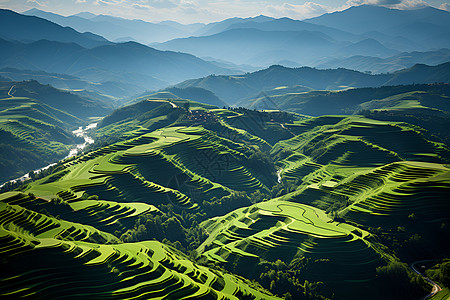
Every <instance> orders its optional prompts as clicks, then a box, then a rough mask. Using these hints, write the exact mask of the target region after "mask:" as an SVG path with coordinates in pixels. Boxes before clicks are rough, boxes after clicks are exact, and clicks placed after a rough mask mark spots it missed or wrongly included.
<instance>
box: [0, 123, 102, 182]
mask: <svg viewBox="0 0 450 300" xmlns="http://www.w3.org/2000/svg"><path fill="white" fill-rule="evenodd" d="M95 127H97V123H92V124H89V125H87V126H86V127H84V128H83V127H82V126H80V127H79V128H78V129H77V130H74V131H72V133H73V134H74V135H75V136H77V137H82V138H83V139H84V143H82V144H78V145H75V147H74V148H73V149H71V150H70V151H69V154H67V156H66V157H64V159H66V158H69V157H72V156H75V155H77V154H78V153H79V152H81V151H82V150H83V149H84V148H85V147H86V146H87V145H89V144H92V143H94V139H93V138H92V137H90V136H89V135H88V133H89V131H90V130H91V129H93V128H95ZM56 164H57V163H51V164H49V165H47V166H45V167H42V168H39V169H37V170H34V171H33V172H34V173H35V174H39V173H40V172H42V171H44V170H47V169H48V168H50V167H53V166H54V165H56ZM28 179H30V175H29V172H28V173H26V174H25V175H23V176H21V177H19V178H16V179H12V180H9V181H7V182H4V183H3V184H1V185H0V188H1V187H3V186H4V185H5V184H6V183H8V182H12V183H14V182H17V181H22V182H23V181H25V180H28Z"/></svg>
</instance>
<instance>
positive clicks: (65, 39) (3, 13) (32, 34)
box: [0, 9, 111, 48]
mask: <svg viewBox="0 0 450 300" xmlns="http://www.w3.org/2000/svg"><path fill="white" fill-rule="evenodd" d="M0 36H1V37H2V38H3V39H5V38H6V39H8V40H16V41H21V42H26V43H29V42H35V41H39V40H49V41H57V42H61V43H76V44H79V45H81V46H83V47H86V48H93V47H96V46H100V45H107V44H111V43H110V42H109V41H108V40H106V39H105V38H103V37H101V36H99V35H95V34H92V33H89V32H85V33H80V32H78V31H75V30H74V29H72V28H69V27H62V26H60V25H58V24H55V23H52V22H50V21H47V20H45V19H42V18H38V17H34V16H25V15H21V14H18V13H16V12H13V11H11V10H7V9H0Z"/></svg>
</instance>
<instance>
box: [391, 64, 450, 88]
mask: <svg viewBox="0 0 450 300" xmlns="http://www.w3.org/2000/svg"><path fill="white" fill-rule="evenodd" d="M391 76H392V77H391V78H390V79H389V81H387V82H386V83H385V85H398V84H412V83H450V62H447V63H443V64H440V65H437V66H427V65H424V64H417V65H415V66H413V67H411V68H409V69H404V70H400V71H397V72H395V73H392V74H391Z"/></svg>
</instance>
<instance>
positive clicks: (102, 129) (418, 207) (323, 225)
mask: <svg viewBox="0 0 450 300" xmlns="http://www.w3.org/2000/svg"><path fill="white" fill-rule="evenodd" d="M163 94H164V93H163ZM158 95H159V96H160V98H158ZM410 96H412V95H410ZM19 100H20V101H22V102H21V103H22V104H21V105H24V106H27V105H28V107H29V106H31V107H33V106H34V105H37V104H33V103H29V101H30V100H26V99H19ZM139 100H141V101H140V102H136V103H133V104H131V105H129V106H125V107H123V108H120V109H118V110H116V111H115V112H114V113H112V114H111V115H109V116H107V117H105V118H104V119H103V120H102V121H101V122H100V123H99V125H98V128H97V129H96V131H95V139H96V143H95V144H94V145H92V146H91V147H90V148H89V149H88V151H85V152H84V153H83V154H81V155H78V156H76V157H71V158H69V159H66V160H64V161H61V162H60V163H58V164H57V165H56V166H55V167H54V169H53V170H52V171H51V172H49V173H48V174H45V175H43V176H40V177H38V178H36V179H35V180H33V181H31V182H27V183H26V184H25V185H23V186H20V187H18V188H16V189H15V190H12V191H8V192H5V193H3V194H0V240H1V243H0V261H1V264H2V266H1V268H0V281H1V284H0V297H5V298H20V297H23V298H31V299H35V298H45V297H48V298H51V299H59V298H61V299H62V298H64V299H66V298H80V297H86V298H95V299H100V298H112V299H275V298H285V299H380V298H386V299H405V298H407V299H420V298H421V297H423V296H425V295H427V294H428V293H429V292H430V291H431V288H432V286H431V285H430V284H428V283H427V282H426V281H424V279H423V278H422V277H421V276H420V275H418V274H416V273H414V272H413V271H412V270H411V269H410V268H409V267H408V265H407V264H410V263H412V262H414V261H418V260H421V259H443V258H445V257H449V253H448V249H449V246H450V245H449V241H450V229H449V228H450V224H449V221H450V202H449V200H450V198H449V195H450V167H449V163H450V149H449V147H448V145H447V144H445V143H444V142H442V140H441V139H439V137H437V136H436V135H434V134H433V133H431V132H430V131H428V130H425V129H423V128H422V127H419V126H418V125H412V124H410V123H406V122H403V121H401V120H398V121H385V120H380V119H377V118H371V117H370V116H369V114H366V117H364V116H362V115H352V116H342V115H328V116H321V117H314V118H313V117H308V116H305V115H300V114H297V113H287V112H282V111H279V110H268V111H256V110H249V109H245V108H228V109H225V108H223V109H221V108H217V107H214V106H212V105H208V104H201V103H198V102H194V101H187V100H183V99H180V98H177V99H171V98H170V97H168V96H167V97H162V96H161V95H160V94H153V95H150V96H148V97H147V96H143V97H141V98H140V99H139ZM27 101H28V102H27ZM0 102H1V101H0ZM5 103H7V101H5ZM27 103H28V104H27ZM5 105H6V104H5ZM373 107H375V105H374V106H373ZM367 108H368V109H369V107H367ZM397 108H399V106H397ZM400 108H401V107H400ZM370 109H372V107H370ZM5 110H7V108H5ZM11 115H12V114H11ZM2 118H5V117H3V115H2ZM11 118H12V117H11ZM24 118H25V119H26V120H28V121H29V120H31V118H33V116H31V115H29V116H28V115H27V116H26V117H22V119H24ZM19 119H20V118H18V117H17V118H16V120H19ZM2 120H3V119H2ZM28 121H27V122H28ZM0 122H3V123H1V124H6V125H2V126H4V127H2V128H7V129H2V130H4V131H8V132H13V133H14V134H16V135H17V136H19V137H21V138H22V139H23V140H24V141H26V140H27V137H26V134H25V133H24V134H23V136H22V135H21V134H20V133H18V132H19V130H20V129H19V126H12V125H11V124H9V123H11V122H13V121H6V120H5V121H1V120H0ZM8 122H9V123H8ZM15 122H18V121H15ZM30 122H31V121H30ZM36 122H37V121H36ZM40 122H44V121H40ZM48 122H50V121H48ZM27 124H28V123H27ZM39 124H41V123H39ZM46 124H47V123H45V124H41V125H40V126H50V125H46ZM49 124H50V123H49ZM28 125H29V124H28ZM23 126H25V125H22V127H23ZM30 126H31V125H30ZM37 140H39V139H37ZM31 266H32V267H31ZM441 295H442V294H441ZM438 296H439V294H438Z"/></svg>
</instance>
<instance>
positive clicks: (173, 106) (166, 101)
mask: <svg viewBox="0 0 450 300" xmlns="http://www.w3.org/2000/svg"><path fill="white" fill-rule="evenodd" d="M147 101H150V102H163V103H169V104H170V105H172V108H177V107H178V106H177V105H176V104H175V103H173V102H170V101H168V100H163V99H161V100H158V99H147Z"/></svg>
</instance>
